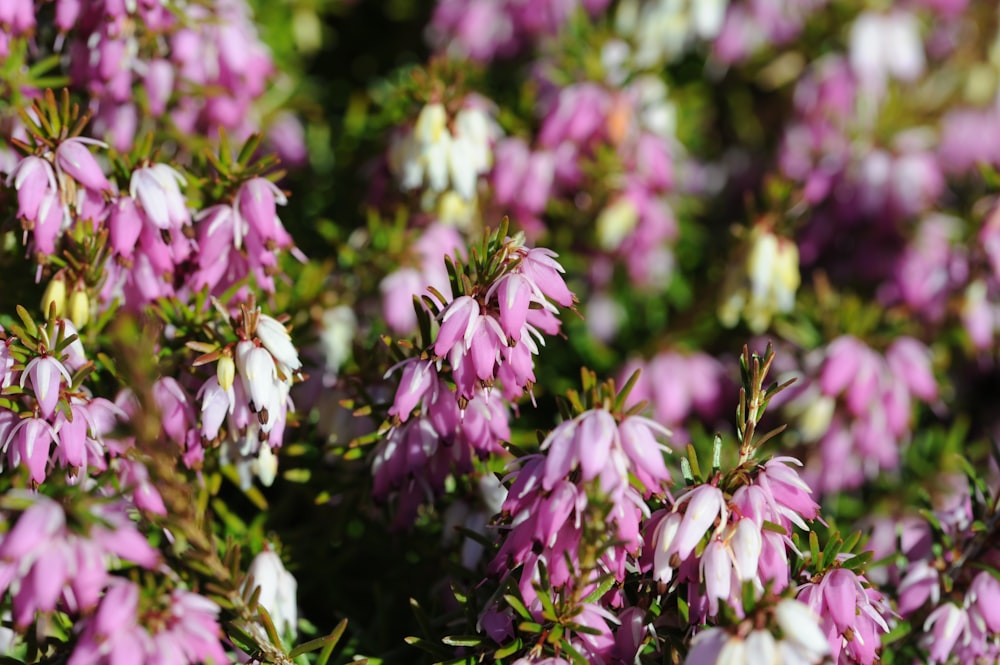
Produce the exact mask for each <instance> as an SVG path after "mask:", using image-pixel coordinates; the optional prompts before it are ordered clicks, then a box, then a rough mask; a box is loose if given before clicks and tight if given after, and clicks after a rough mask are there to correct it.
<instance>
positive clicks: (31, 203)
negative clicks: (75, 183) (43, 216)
mask: <svg viewBox="0 0 1000 665" xmlns="http://www.w3.org/2000/svg"><path fill="white" fill-rule="evenodd" d="M11 185H13V186H14V189H15V190H17V206H18V207H17V216H18V217H21V218H23V219H28V220H31V221H34V222H37V221H38V219H39V214H38V213H39V208H40V206H41V205H42V201H43V199H45V197H46V195H47V194H50V193H57V192H58V190H59V186H58V185H57V184H56V174H55V171H54V170H53V168H52V164H50V163H49V162H48V161H47V160H45V159H42V158H41V157H36V156H34V155H28V156H27V157H25V158H24V159H22V160H21V161H20V162H18V164H17V166H16V167H14V170H13V171H11V173H10V175H9V176H7V186H8V187H10V186H11Z"/></svg>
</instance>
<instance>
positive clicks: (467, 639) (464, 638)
mask: <svg viewBox="0 0 1000 665" xmlns="http://www.w3.org/2000/svg"><path fill="white" fill-rule="evenodd" d="M441 641H442V642H444V643H445V644H447V645H448V646H452V647H476V646H479V645H480V644H482V643H483V638H481V637H479V636H478V635H448V636H446V637H442V638H441Z"/></svg>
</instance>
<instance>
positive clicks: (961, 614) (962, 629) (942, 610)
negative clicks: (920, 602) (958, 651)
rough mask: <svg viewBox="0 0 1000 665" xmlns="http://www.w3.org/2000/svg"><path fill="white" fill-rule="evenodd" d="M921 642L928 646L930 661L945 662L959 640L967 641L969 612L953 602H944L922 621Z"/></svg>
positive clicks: (949, 657) (949, 658)
mask: <svg viewBox="0 0 1000 665" xmlns="http://www.w3.org/2000/svg"><path fill="white" fill-rule="evenodd" d="M923 628H924V637H923V639H922V640H921V642H922V643H923V644H924V646H926V647H929V648H930V662H932V663H945V662H948V661H949V660H951V656H952V652H953V650H954V648H955V646H956V645H957V644H958V643H959V641H960V640H963V641H968V640H969V639H970V637H969V614H968V612H967V611H966V610H964V609H962V608H960V607H958V606H957V605H955V604H954V603H944V604H943V605H941V606H940V607H938V608H937V609H936V610H934V611H933V612H931V613H930V615H928V617H927V620H926V621H924V626H923Z"/></svg>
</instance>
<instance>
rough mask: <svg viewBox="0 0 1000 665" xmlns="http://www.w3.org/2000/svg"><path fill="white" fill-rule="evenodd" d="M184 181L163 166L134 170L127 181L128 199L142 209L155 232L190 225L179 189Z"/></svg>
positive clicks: (189, 215) (181, 177)
mask: <svg viewBox="0 0 1000 665" xmlns="http://www.w3.org/2000/svg"><path fill="white" fill-rule="evenodd" d="M186 184H187V181H186V180H185V179H184V176H182V175H181V174H180V173H178V172H177V171H176V170H175V169H174V168H173V167H171V166H168V165H166V164H153V165H152V166H149V167H146V168H141V169H136V170H135V171H133V172H132V178H131V180H130V181H129V195H130V196H131V197H132V198H133V199H135V200H136V201H138V202H139V203H140V204H141V205H142V210H143V212H145V213H146V218H147V219H149V221H150V222H152V223H153V225H154V226H156V227H157V228H159V229H171V228H175V229H176V228H180V227H181V226H184V225H185V224H190V223H191V214H190V213H189V212H188V209H187V203H186V201H185V199H184V195H183V194H182V193H181V190H180V185H186Z"/></svg>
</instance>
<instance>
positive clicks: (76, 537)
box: [0, 493, 159, 629]
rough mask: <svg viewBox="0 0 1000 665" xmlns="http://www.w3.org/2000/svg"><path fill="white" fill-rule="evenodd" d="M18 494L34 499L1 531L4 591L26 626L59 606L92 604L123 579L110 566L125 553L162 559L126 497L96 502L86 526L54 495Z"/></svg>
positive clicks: (0, 591)
mask: <svg viewBox="0 0 1000 665" xmlns="http://www.w3.org/2000/svg"><path fill="white" fill-rule="evenodd" d="M15 497H17V498H19V499H21V500H22V501H25V502H27V503H28V504H29V505H28V507H27V508H26V509H24V510H23V512H21V514H20V516H19V517H18V518H17V519H16V521H14V522H13V526H12V527H11V529H10V531H9V532H7V533H6V534H4V535H3V536H2V537H0V596H3V595H6V594H7V593H9V594H10V596H11V597H12V599H13V605H12V606H13V619H14V623H15V625H16V626H18V627H19V628H21V629H24V628H25V627H26V626H28V625H29V624H31V622H32V621H33V620H34V619H35V617H36V616H37V615H38V614H40V613H47V612H52V611H53V610H55V609H56V608H57V607H58V608H60V609H65V610H66V611H69V612H72V613H74V614H77V613H81V612H87V611H89V610H92V609H93V608H94V607H95V606H97V605H98V601H100V600H101V598H102V592H104V590H105V588H106V587H108V586H109V585H113V584H114V582H113V581H112V580H113V579H117V578H113V577H112V576H111V574H110V571H111V570H112V569H113V568H115V567H118V565H116V564H117V562H118V561H119V559H123V560H127V561H130V562H132V563H135V564H137V565H139V566H142V567H143V568H153V567H154V566H156V565H157V564H158V563H159V556H158V554H157V553H156V551H155V550H154V549H153V548H152V547H151V546H150V545H149V543H148V542H147V541H146V539H145V537H144V536H143V535H142V534H141V533H140V532H139V531H138V529H137V528H136V525H135V524H134V523H133V522H132V521H130V520H129V518H128V516H127V514H126V506H125V505H124V504H122V503H120V502H119V503H104V502H100V501H98V502H92V503H91V505H90V506H89V508H88V509H89V511H90V513H89V514H88V515H87V516H86V519H88V520H89V521H90V523H89V524H88V525H87V527H86V528H84V529H82V528H81V526H80V525H79V524H78V523H74V522H77V521H78V520H80V515H76V514H74V515H69V514H67V512H66V511H65V510H64V509H63V507H62V506H61V505H60V504H59V503H58V502H57V501H55V500H53V499H50V498H48V497H46V496H43V495H36V496H29V495H28V494H27V493H24V494H23V495H19V496H18V495H15V494H10V495H8V498H9V499H13V498H15ZM7 517H8V518H9V517H10V515H9V514H8V515H7Z"/></svg>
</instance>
